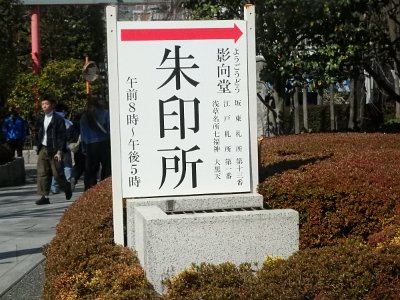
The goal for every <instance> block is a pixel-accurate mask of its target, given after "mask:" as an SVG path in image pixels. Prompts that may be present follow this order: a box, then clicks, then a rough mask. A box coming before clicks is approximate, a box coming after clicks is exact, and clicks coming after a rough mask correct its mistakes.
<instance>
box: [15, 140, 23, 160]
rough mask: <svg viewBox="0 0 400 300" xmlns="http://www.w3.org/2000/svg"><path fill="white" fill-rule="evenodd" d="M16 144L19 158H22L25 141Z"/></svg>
mask: <svg viewBox="0 0 400 300" xmlns="http://www.w3.org/2000/svg"><path fill="white" fill-rule="evenodd" d="M15 142H16V147H15V148H16V150H17V156H18V157H22V149H23V148H24V141H23V140H18V141H15Z"/></svg>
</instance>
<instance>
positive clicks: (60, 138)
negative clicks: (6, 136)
mask: <svg viewBox="0 0 400 300" xmlns="http://www.w3.org/2000/svg"><path fill="white" fill-rule="evenodd" d="M41 105H42V110H43V112H44V116H43V117H42V118H41V119H40V120H39V122H38V131H37V139H36V141H35V146H36V147H37V151H38V161H37V189H38V194H39V195H41V196H42V197H41V198H40V199H39V200H38V201H36V204H37V205H42V204H50V201H49V198H48V197H47V196H48V195H49V191H50V183H51V178H52V176H54V178H55V180H56V181H57V182H58V184H59V186H60V187H61V189H62V190H63V191H64V192H65V198H66V199H67V200H69V199H71V197H72V192H71V185H70V183H69V182H68V181H67V180H66V179H65V176H64V168H63V166H62V153H63V151H65V149H66V141H67V136H66V129H65V123H64V119H63V118H62V117H61V116H59V115H57V114H56V113H55V112H54V106H55V101H54V100H53V99H52V98H51V97H49V96H46V97H44V98H43V100H42V103H41Z"/></svg>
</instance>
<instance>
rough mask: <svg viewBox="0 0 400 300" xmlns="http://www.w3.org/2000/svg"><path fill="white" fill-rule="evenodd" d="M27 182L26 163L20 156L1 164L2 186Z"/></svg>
mask: <svg viewBox="0 0 400 300" xmlns="http://www.w3.org/2000/svg"><path fill="white" fill-rule="evenodd" d="M24 183H25V163H24V159H23V158H22V157H18V158H16V159H14V160H13V161H10V162H8V163H6V164H4V165H0V187H3V186H13V185H20V184H24Z"/></svg>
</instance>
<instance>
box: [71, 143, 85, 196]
mask: <svg viewBox="0 0 400 300" xmlns="http://www.w3.org/2000/svg"><path fill="white" fill-rule="evenodd" d="M74 161H75V164H74V167H73V169H72V177H73V178H74V179H75V183H77V182H78V180H79V179H80V178H81V176H82V174H83V173H84V172H85V168H86V163H85V162H86V155H84V154H83V153H82V151H80V150H79V151H77V152H75V153H74ZM86 181H87V176H84V177H83V182H84V185H85V190H86V189H87V188H86V187H87V182H86Z"/></svg>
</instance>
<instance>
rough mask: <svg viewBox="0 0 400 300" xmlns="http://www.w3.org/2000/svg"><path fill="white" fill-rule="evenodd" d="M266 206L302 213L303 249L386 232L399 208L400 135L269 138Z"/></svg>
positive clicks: (265, 155)
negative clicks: (386, 226)
mask: <svg viewBox="0 0 400 300" xmlns="http://www.w3.org/2000/svg"><path fill="white" fill-rule="evenodd" d="M261 152H262V153H263V154H262V157H261V163H262V164H263V168H262V174H263V176H264V177H266V179H265V181H264V182H262V183H261V184H260V186H259V192H260V193H261V194H263V195H264V200H265V205H266V206H267V207H270V208H293V209H295V210H297V211H298V212H299V214H300V243H301V248H302V249H305V248H310V247H321V246H327V245H334V244H337V243H338V242H339V241H340V240H341V239H344V238H361V239H362V240H364V241H366V240H367V239H368V237H369V235H370V234H372V233H376V232H379V231H380V230H382V225H383V223H384V222H385V221H386V220H388V219H390V218H392V217H393V216H394V215H395V213H396V209H397V210H398V209H399V205H400V204H399V197H400V185H399V184H398V182H400V173H399V172H398V170H399V168H400V136H399V135H386V134H356V133H351V134H314V135H302V136H290V137H281V138H274V139H264V140H263V142H262V145H261Z"/></svg>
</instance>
